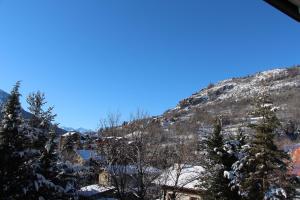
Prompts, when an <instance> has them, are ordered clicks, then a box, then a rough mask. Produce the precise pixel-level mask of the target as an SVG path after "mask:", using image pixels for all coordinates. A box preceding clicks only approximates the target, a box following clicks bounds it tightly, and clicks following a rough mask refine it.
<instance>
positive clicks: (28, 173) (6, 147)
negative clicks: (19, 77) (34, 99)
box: [0, 82, 37, 199]
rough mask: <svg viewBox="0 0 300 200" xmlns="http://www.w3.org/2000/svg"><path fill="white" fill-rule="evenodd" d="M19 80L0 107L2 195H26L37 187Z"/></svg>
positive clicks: (15, 197) (11, 197)
mask: <svg viewBox="0 0 300 200" xmlns="http://www.w3.org/2000/svg"><path fill="white" fill-rule="evenodd" d="M19 87H20V82H17V83H16V85H15V86H14V88H13V90H12V91H11V94H10V97H9V98H8V101H7V103H6V104H5V106H4V109H3V111H2V113H3V119H2V122H1V130H0V154H1V157H0V160H1V161H0V165H1V166H0V168H1V170H0V173H1V175H0V176H1V177H0V179H1V180H0V181H1V186H0V187H1V189H0V190H1V191H0V195H1V199H28V195H29V194H30V193H31V191H34V190H36V188H35V185H34V181H35V180H36V179H35V173H34V171H33V169H32V158H33V157H34V156H36V153H37V152H36V151H34V150H33V149H31V148H30V143H31V141H32V137H31V136H32V135H31V132H30V130H29V129H28V127H26V126H25V125H24V124H23V120H22V117H21V105H20V101H19V97H20V93H19Z"/></svg>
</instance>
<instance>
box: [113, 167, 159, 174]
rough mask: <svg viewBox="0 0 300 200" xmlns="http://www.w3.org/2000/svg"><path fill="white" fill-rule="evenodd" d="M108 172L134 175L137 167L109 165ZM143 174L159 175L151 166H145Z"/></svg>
mask: <svg viewBox="0 0 300 200" xmlns="http://www.w3.org/2000/svg"><path fill="white" fill-rule="evenodd" d="M108 170H109V171H110V172H113V173H116V174H118V173H125V174H128V175H132V174H136V173H137V172H138V166H136V165H111V166H110V167H109V168H108ZM144 173H146V174H159V173H160V170H159V169H157V168H155V167H151V166H147V167H144Z"/></svg>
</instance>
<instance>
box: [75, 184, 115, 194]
mask: <svg viewBox="0 0 300 200" xmlns="http://www.w3.org/2000/svg"><path fill="white" fill-rule="evenodd" d="M113 189H115V187H112V186H111V187H103V186H100V185H97V184H94V185H88V186H85V187H82V188H80V190H79V191H78V193H79V195H80V196H85V197H90V196H93V195H96V194H100V193H103V192H107V191H110V190H113Z"/></svg>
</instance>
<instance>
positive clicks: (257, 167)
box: [232, 95, 293, 200]
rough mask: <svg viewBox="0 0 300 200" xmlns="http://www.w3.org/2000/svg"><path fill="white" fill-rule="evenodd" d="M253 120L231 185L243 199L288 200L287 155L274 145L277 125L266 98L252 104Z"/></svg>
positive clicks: (273, 110) (291, 190) (289, 188)
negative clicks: (253, 122) (247, 141)
mask: <svg viewBox="0 0 300 200" xmlns="http://www.w3.org/2000/svg"><path fill="white" fill-rule="evenodd" d="M252 117H254V118H255V119H257V120H258V122H257V123H255V124H251V125H250V127H251V128H252V129H253V130H254V131H255V133H254V135H253V137H252V139H251V140H250V142H249V144H248V145H244V146H243V148H242V151H241V152H242V154H241V155H243V156H242V157H241V159H240V160H239V161H237V162H236V163H235V164H234V165H233V172H234V176H235V178H234V179H233V182H232V183H233V185H235V186H237V187H239V190H240V193H241V195H242V196H243V198H244V199H249V200H252V199H258V200H262V199H264V200H268V199H289V198H291V196H293V188H292V185H291V183H290V181H289V175H288V173H287V172H288V163H289V156H288V154H287V153H285V152H284V151H282V150H279V149H278V148H277V146H276V145H275V144H274V137H275V131H276V129H277V128H278V126H279V125H280V122H279V120H278V118H277V117H276V114H275V109H274V108H273V104H272V101H271V100H270V97H269V96H267V95H263V96H260V97H259V98H257V99H256V101H255V110H254V112H253V113H252Z"/></svg>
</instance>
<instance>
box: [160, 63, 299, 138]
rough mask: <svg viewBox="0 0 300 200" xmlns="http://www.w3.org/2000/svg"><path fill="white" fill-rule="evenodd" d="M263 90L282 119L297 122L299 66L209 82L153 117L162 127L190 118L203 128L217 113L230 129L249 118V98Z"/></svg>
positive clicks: (186, 121) (241, 124)
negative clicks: (173, 106) (270, 98)
mask: <svg viewBox="0 0 300 200" xmlns="http://www.w3.org/2000/svg"><path fill="white" fill-rule="evenodd" d="M263 92H265V93H268V94H269V95H271V97H272V99H273V101H274V105H275V106H278V107H279V108H280V109H279V111H278V112H277V114H278V117H279V118H280V119H281V120H282V121H283V122H287V121H289V120H292V121H294V122H295V123H296V124H298V125H300V100H299V99H300V66H296V67H291V68H282V69H273V70H269V71H264V72H260V73H257V74H254V75H250V76H246V77H241V78H231V79H227V80H223V81H220V82H218V83H216V84H210V85H209V86H208V87H206V88H204V89H202V90H200V91H199V92H196V93H194V94H193V95H191V96H190V97H188V98H186V99H184V100H182V101H180V102H179V103H178V105H177V106H176V107H175V108H173V109H169V110H167V111H166V112H165V113H163V114H162V115H161V116H157V117H155V119H158V120H160V121H161V123H162V124H163V126H164V127H165V128H166V129H167V128H168V127H169V126H172V125H173V124H178V123H184V124H187V123H192V122H193V121H194V120H197V121H201V126H203V127H204V128H205V127H207V126H208V124H211V120H212V119H213V118H214V117H216V116H220V115H221V116H222V118H223V119H224V120H223V121H224V122H223V125H224V130H225V131H226V132H234V131H236V130H237V129H238V128H239V127H241V126H245V124H248V122H249V120H251V119H249V118H247V116H249V112H250V111H251V110H252V103H253V99H254V98H255V97H256V96H257V95H259V94H260V93H263ZM199 119H200V120H199Z"/></svg>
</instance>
